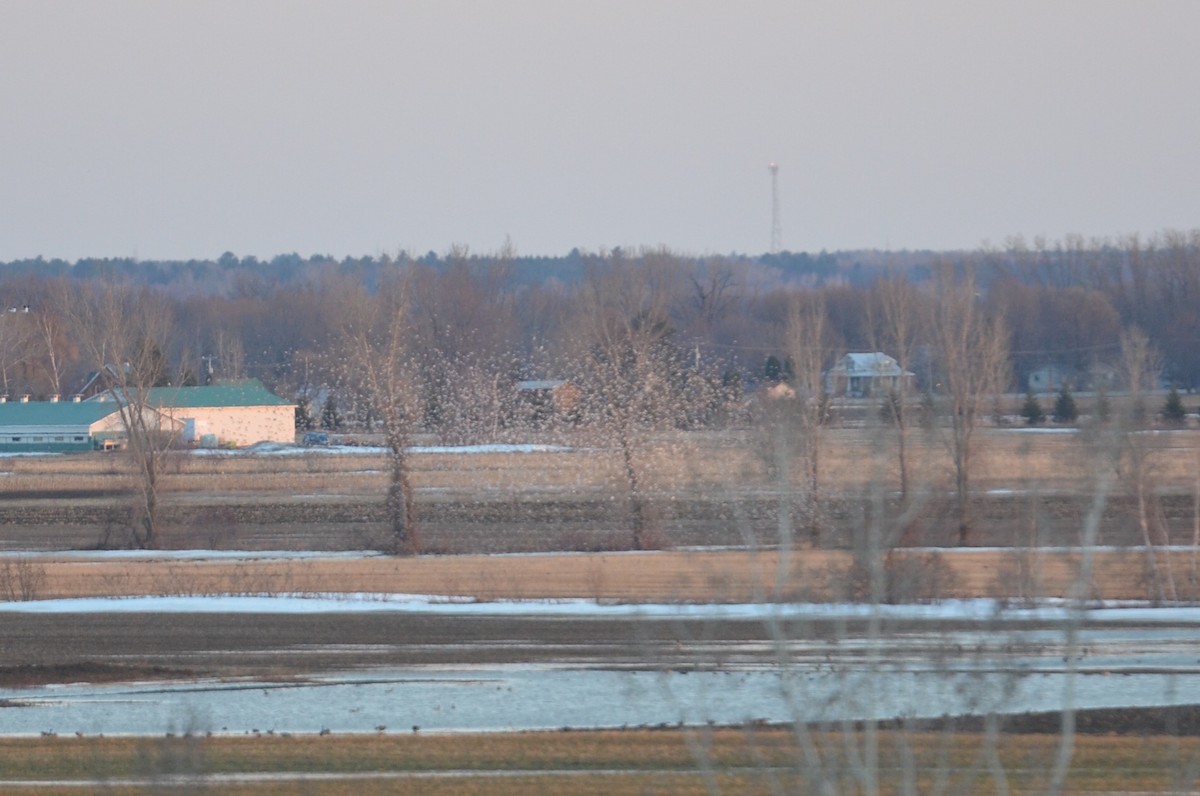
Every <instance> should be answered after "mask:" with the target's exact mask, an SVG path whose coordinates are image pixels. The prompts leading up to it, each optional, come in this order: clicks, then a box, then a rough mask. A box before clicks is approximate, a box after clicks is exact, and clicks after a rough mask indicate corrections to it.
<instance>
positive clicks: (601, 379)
mask: <svg viewBox="0 0 1200 796" xmlns="http://www.w3.org/2000/svg"><path fill="white" fill-rule="evenodd" d="M660 254H662V256H661V257H659V258H658V259H657V260H656V261H655V262H652V263H646V262H642V263H637V262H633V261H630V260H627V259H625V258H624V257H623V256H621V255H620V253H615V254H614V255H612V256H610V257H609V258H606V259H604V260H600V261H597V262H593V263H592V264H591V267H590V268H589V269H588V273H587V277H586V280H585V283H584V285H583V286H582V288H581V290H582V299H581V300H582V308H581V312H580V319H579V320H580V327H579V330H578V332H579V335H580V342H581V345H582V347H583V348H584V350H585V351H586V354H585V355H584V356H583V357H582V360H583V368H584V370H585V371H586V372H585V374H584V376H583V378H582V379H581V381H583V382H584V384H585V385H586V391H587V401H588V403H589V405H590V407H591V411H590V413H589V414H590V418H589V419H590V420H592V421H593V422H598V423H599V424H600V426H601V427H602V428H603V429H604V430H605V433H606V434H607V435H608V436H609V438H610V439H611V440H612V442H613V443H615V444H616V446H617V449H618V450H619V452H620V455H621V464H622V472H623V473H624V477H625V483H626V487H627V490H628V492H627V493H628V498H629V517H630V526H631V528H630V530H631V533H632V537H631V545H632V547H633V549H635V550H641V549H644V548H646V547H647V546H652V545H651V542H652V541H653V540H652V539H650V538H649V530H650V528H649V518H648V516H647V505H646V495H645V478H644V474H643V469H644V466H645V464H644V459H645V458H646V454H647V452H648V451H647V443H648V440H649V436H650V435H651V434H653V432H654V431H656V430H661V429H663V428H665V427H668V426H670V425H672V420H673V419H674V418H676V417H678V416H679V414H680V413H681V412H683V411H685V406H684V391H683V390H682V389H681V387H682V379H683V377H682V374H681V372H680V371H681V358H680V352H679V350H678V349H677V348H676V347H675V345H674V343H673V341H672V335H673V333H674V328H673V326H672V323H671V319H670V316H669V313H668V308H669V306H670V301H671V292H670V290H669V289H668V287H669V286H668V283H667V282H668V279H669V277H670V276H671V272H670V270H669V268H670V263H669V262H668V261H669V257H668V256H667V255H666V254H665V253H661V252H660Z"/></svg>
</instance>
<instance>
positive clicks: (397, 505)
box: [386, 448, 421, 555]
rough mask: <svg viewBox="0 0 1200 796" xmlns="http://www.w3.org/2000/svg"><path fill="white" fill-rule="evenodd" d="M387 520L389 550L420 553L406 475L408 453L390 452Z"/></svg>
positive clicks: (419, 542) (401, 553)
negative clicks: (389, 526)
mask: <svg viewBox="0 0 1200 796" xmlns="http://www.w3.org/2000/svg"><path fill="white" fill-rule="evenodd" d="M386 507H387V514H388V520H389V523H390V525H391V532H392V552H393V553H397V554H399V555H415V554H416V553H418V552H420V549H421V540H420V536H419V534H418V529H417V523H416V504H415V502H414V500H413V490H412V484H411V482H410V480H409V476H408V460H407V453H405V452H404V451H403V450H401V451H400V452H399V453H397V451H396V449H395V448H393V449H392V452H391V470H390V479H389V481H388V492H387V499H386Z"/></svg>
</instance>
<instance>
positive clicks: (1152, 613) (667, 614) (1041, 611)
mask: <svg viewBox="0 0 1200 796" xmlns="http://www.w3.org/2000/svg"><path fill="white" fill-rule="evenodd" d="M1076 610H1077V609H1072V607H1071V606H1070V605H1068V604H1067V603H1065V602H1063V601H1061V600H1048V601H1042V602H1038V603H1034V604H1031V605H1028V606H1016V605H1010V604H1007V603H1004V602H999V601H996V600H989V599H973V600H946V601H944V602H939V603H930V604H905V605H868V604H860V603H736V604H691V603H682V604H674V603H639V604H626V603H619V604H613V603H602V602H597V601H595V600H584V599H563V600H496V601H491V602H476V601H473V600H471V599H469V598H457V597H445V596H438V595H424V594H369V593H348V594H316V595H297V594H283V595H216V596H204V597H194V596H183V597H109V598H91V597H89V598H76V599H58V600H31V601H23V602H0V613H30V614H38V613H52V614H65V613H108V614H118V613H119V614H131V613H227V614H228V613H242V614H320V613H378V612H399V613H419V614H455V615H471V616H574V617H579V618H589V617H592V618H629V619H743V620H766V619H812V620H834V619H867V618H869V617H871V616H873V615H878V616H880V617H883V618H887V619H905V620H919V621H962V620H965V621H972V622H979V621H991V620H1001V621H1006V622H1061V621H1064V620H1066V619H1068V618H1070V617H1072V616H1074V615H1077V616H1082V617H1083V619H1084V621H1085V622H1088V623H1096V622H1105V623H1108V622H1138V623H1147V622H1148V623H1154V624H1163V623H1171V624H1200V607H1198V606H1195V605H1168V606H1161V605H1152V604H1149V603H1140V602H1113V601H1110V602H1092V603H1088V604H1086V605H1084V606H1082V607H1081V608H1080V609H1078V610H1079V613H1076Z"/></svg>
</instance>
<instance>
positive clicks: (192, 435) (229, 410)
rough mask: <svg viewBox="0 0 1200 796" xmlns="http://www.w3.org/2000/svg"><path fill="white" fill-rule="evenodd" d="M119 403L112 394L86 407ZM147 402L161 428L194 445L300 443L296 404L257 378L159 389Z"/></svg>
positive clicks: (238, 445)
mask: <svg viewBox="0 0 1200 796" xmlns="http://www.w3.org/2000/svg"><path fill="white" fill-rule="evenodd" d="M115 401H116V397H115V396H114V395H113V393H111V392H108V393H101V394H99V395H97V396H95V397H93V398H89V399H88V400H87V401H86V403H97V404H104V403H108V404H110V405H111V404H113V403H114V402H115ZM146 404H147V405H148V406H150V407H152V408H153V409H154V410H155V411H157V412H158V413H159V415H160V421H159V425H160V427H162V428H171V429H178V430H179V432H180V434H181V438H182V441H183V442H185V443H187V444H189V445H203V446H206V447H215V446H217V445H222V446H226V445H227V446H235V447H242V446H245V445H253V444H254V443H256V442H286V443H291V442H295V440H296V405H295V404H293V403H292V402H290V401H287V400H285V399H283V398H280V397H279V396H278V395H275V394H274V393H272V392H271V391H270V390H268V389H267V388H266V387H264V386H263V385H262V383H261V382H259V381H258V380H256V379H247V380H244V381H238V382H231V383H228V384H212V385H208V386H204V387H155V388H154V389H152V390H150V391H149V393H148V395H147V398H146Z"/></svg>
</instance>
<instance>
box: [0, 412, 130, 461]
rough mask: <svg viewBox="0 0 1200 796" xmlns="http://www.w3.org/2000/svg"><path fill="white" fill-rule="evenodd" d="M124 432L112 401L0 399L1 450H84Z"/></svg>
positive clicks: (108, 443)
mask: <svg viewBox="0 0 1200 796" xmlns="http://www.w3.org/2000/svg"><path fill="white" fill-rule="evenodd" d="M124 435H125V427H124V425H123V424H122V423H121V415H120V412H118V411H117V407H116V406H114V405H113V404H112V403H107V404H102V403H89V402H86V401H83V402H77V401H73V402H69V403H63V402H60V401H29V400H25V399H22V400H20V401H9V400H6V399H0V452H7V453H29V452H51V453H53V452H68V451H86V450H92V449H93V448H104V447H107V446H112V445H114V444H117V442H118V440H119V439H120V438H121V437H123V436H124Z"/></svg>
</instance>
